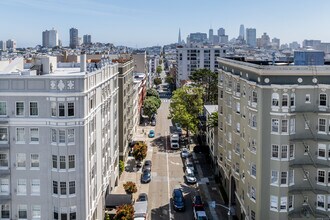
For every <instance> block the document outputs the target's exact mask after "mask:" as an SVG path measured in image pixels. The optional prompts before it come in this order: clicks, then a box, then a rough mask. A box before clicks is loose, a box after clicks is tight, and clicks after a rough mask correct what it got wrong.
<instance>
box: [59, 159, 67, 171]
mask: <svg viewBox="0 0 330 220" xmlns="http://www.w3.org/2000/svg"><path fill="white" fill-rule="evenodd" d="M65 169H66V160H65V156H60V170H65Z"/></svg>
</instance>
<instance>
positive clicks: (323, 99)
mask: <svg viewBox="0 0 330 220" xmlns="http://www.w3.org/2000/svg"><path fill="white" fill-rule="evenodd" d="M320 106H327V94H324V93H321V94H320Z"/></svg>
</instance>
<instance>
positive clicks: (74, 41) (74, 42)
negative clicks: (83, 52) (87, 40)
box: [69, 28, 79, 49]
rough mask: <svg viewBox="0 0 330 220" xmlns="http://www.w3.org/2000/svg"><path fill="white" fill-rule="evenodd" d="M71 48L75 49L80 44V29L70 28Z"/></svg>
mask: <svg viewBox="0 0 330 220" xmlns="http://www.w3.org/2000/svg"><path fill="white" fill-rule="evenodd" d="M69 46H70V48H72V49H75V48H77V47H78V46H79V36H78V29H76V28H70V45H69Z"/></svg>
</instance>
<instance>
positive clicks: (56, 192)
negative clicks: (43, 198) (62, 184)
mask: <svg viewBox="0 0 330 220" xmlns="http://www.w3.org/2000/svg"><path fill="white" fill-rule="evenodd" d="M53 194H56V195H57V194H58V182H57V181H53Z"/></svg>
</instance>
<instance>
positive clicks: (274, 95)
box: [272, 93, 280, 106]
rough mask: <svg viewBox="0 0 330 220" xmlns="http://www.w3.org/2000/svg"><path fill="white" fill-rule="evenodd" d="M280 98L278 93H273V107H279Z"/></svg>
mask: <svg viewBox="0 0 330 220" xmlns="http://www.w3.org/2000/svg"><path fill="white" fill-rule="evenodd" d="M279 99H280V96H279V95H278V93H273V94H272V106H278V103H279Z"/></svg>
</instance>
